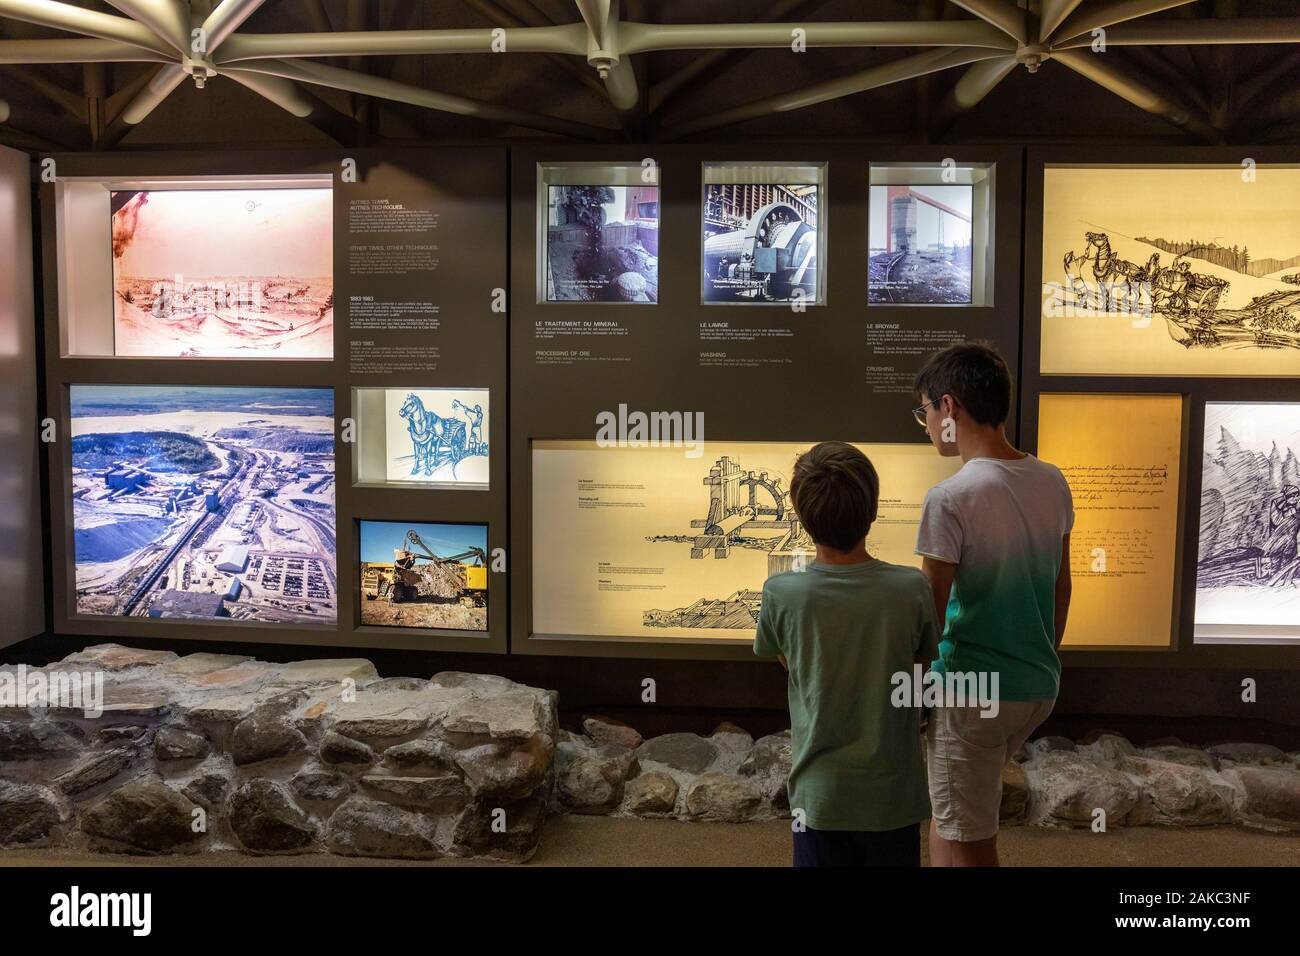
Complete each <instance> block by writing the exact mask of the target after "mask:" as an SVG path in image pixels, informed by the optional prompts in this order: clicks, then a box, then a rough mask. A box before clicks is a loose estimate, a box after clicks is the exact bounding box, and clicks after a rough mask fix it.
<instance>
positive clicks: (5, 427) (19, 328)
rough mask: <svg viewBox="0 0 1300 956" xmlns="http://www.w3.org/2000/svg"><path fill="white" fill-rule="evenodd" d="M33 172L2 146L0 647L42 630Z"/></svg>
mask: <svg viewBox="0 0 1300 956" xmlns="http://www.w3.org/2000/svg"><path fill="white" fill-rule="evenodd" d="M31 169H32V165H31V159H30V158H29V157H28V156H27V154H26V153H20V152H18V151H16V150H12V149H8V148H5V147H0V250H3V251H4V254H3V255H0V538H3V539H4V547H3V549H0V580H3V581H4V599H3V601H0V647H6V646H8V645H10V644H13V643H16V642H17V641H22V640H26V639H27V638H29V637H32V636H33V635H36V634H40V633H41V632H43V631H44V630H45V554H44V547H43V544H42V541H41V524H42V522H41V495H40V466H39V460H38V453H37V448H38V447H39V441H38V437H39V436H38V429H39V428H40V427H41V426H40V416H39V414H38V408H37V402H38V393H39V389H38V387H37V357H36V314H35V306H34V299H33V296H34V291H35V290H34V288H33V282H32V269H33V264H34V263H33V255H32V187H31V182H32V172H31Z"/></svg>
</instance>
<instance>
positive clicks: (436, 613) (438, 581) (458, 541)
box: [358, 520, 489, 631]
mask: <svg viewBox="0 0 1300 956" xmlns="http://www.w3.org/2000/svg"><path fill="white" fill-rule="evenodd" d="M487 534H488V529H487V525H485V524H435V523H431V522H427V521H424V522H417V521H364V520H363V521H360V522H358V536H359V540H360V545H361V566H360V582H359V584H360V588H361V624H362V626H364V627H410V628H423V629H448V630H457V631H486V630H487V629H488V622H487V617H488V599H487V598H488V571H489V568H488V538H487Z"/></svg>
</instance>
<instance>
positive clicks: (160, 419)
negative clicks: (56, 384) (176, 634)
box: [70, 385, 337, 624]
mask: <svg viewBox="0 0 1300 956" xmlns="http://www.w3.org/2000/svg"><path fill="white" fill-rule="evenodd" d="M70 391H71V407H72V475H71V481H70V485H71V489H72V508H73V524H74V528H75V538H74V546H75V554H76V613H78V614H93V615H110V616H127V617H129V616H136V617H139V616H148V617H178V618H203V619H213V618H230V619H234V620H241V621H254V622H258V623H286V624H287V623H294V624H312V623H315V624H332V623H334V621H335V620H336V618H337V579H336V567H335V513H334V490H335V489H334V482H335V474H334V434H333V430H334V396H333V392H332V391H331V390H330V389H325V388H251V387H238V388H225V387H211V386H208V387H194V386H185V387H165V386H116V385H73V386H71V387H70Z"/></svg>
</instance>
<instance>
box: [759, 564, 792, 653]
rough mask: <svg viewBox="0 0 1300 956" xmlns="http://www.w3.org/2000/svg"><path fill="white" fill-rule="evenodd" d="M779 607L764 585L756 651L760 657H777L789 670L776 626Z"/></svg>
mask: <svg viewBox="0 0 1300 956" xmlns="http://www.w3.org/2000/svg"><path fill="white" fill-rule="evenodd" d="M776 616H777V608H776V601H775V599H774V598H773V597H772V592H771V590H770V589H769V588H768V586H767V585H766V584H764V585H763V597H762V603H761V604H760V605H759V609H758V627H757V628H756V630H755V631H754V653H755V654H756V655H757V656H759V657H775V658H777V659H778V660H779V661H780V662H781V666H782V667H785V669H786V670H789V669H790V668H789V665H788V664H787V663H786V660H785V655H784V654H782V653H781V650H782V648H781V641H780V638H779V636H778V632H777V627H776Z"/></svg>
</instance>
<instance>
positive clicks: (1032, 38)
mask: <svg viewBox="0 0 1300 956" xmlns="http://www.w3.org/2000/svg"><path fill="white" fill-rule="evenodd" d="M107 2H108V4H109V5H110V6H111V7H112V8H113V9H114V10H116V11H117V12H116V13H112V12H100V11H96V10H91V9H87V8H85V7H82V6H77V5H75V4H73V3H67V2H61V0H0V21H2V20H4V19H10V20H16V21H22V22H24V23H27V24H32V25H35V26H37V27H40V28H44V29H47V30H53V31H57V32H59V33H61V34H67V35H68V36H62V37H44V36H39V37H38V38H31V39H18V38H14V39H0V65H18V64H45V63H87V64H94V63H132V62H144V63H155V64H158V65H159V69H158V70H157V73H156V74H155V75H154V76H153V77H152V78H151V79H149V80H148V81H147V82H146V81H145V80H144V79H143V77H141V78H138V79H137V80H135V81H133V83H129V84H127V85H126V86H125V87H123V88H122V89H119V90H118V91H117V95H118V97H119V101H121V100H125V101H126V102H125V106H124V107H123V109H122V110H121V113H120V115H119V117H118V121H117V124H116V125H117V130H116V132H115V136H116V137H117V138H120V135H121V131H122V129H123V128H129V127H131V126H133V125H137V124H139V123H140V122H142V121H144V119H145V118H146V117H148V116H149V115H150V113H151V112H152V111H153V110H154V108H156V107H157V106H158V104H159V103H161V102H162V101H163V100H164V99H165V98H166V97H167V96H168V95H169V94H170V93H171V92H172V91H173V90H175V89H176V88H177V87H178V86H180V84H181V83H182V82H183V81H184V80H185V79H186V78H187V77H192V78H193V79H194V82H195V83H196V85H199V86H202V85H203V83H204V81H205V80H206V79H207V78H208V77H213V76H225V77H228V78H229V79H230V80H231V81H233V82H236V83H239V84H240V85H241V86H243V87H245V88H246V89H248V90H251V91H252V92H254V93H256V94H257V95H259V96H262V97H264V98H265V99H267V100H269V101H270V102H272V103H274V104H276V105H277V106H279V107H280V108H282V109H284V110H286V111H288V112H289V113H291V114H293V115H294V116H297V117H301V118H303V119H305V120H307V121H308V122H313V123H315V122H316V121H317V118H318V117H320V116H321V115H322V114H324V113H326V112H330V113H332V114H333V119H335V120H338V119H340V115H339V113H338V111H337V110H335V109H334V108H333V107H330V106H328V105H327V104H325V103H324V102H323V101H322V100H321V99H319V98H317V97H316V96H315V95H314V94H313V93H309V92H307V90H305V89H304V85H309V86H314V87H324V88H329V89H334V90H340V91H345V92H347V93H350V94H353V98H354V99H358V98H359V99H361V100H365V101H381V100H387V101H391V102H397V103H405V104H409V105H414V106H417V107H420V108H424V109H429V110H437V111H442V112H448V113H454V114H457V115H461V116H471V117H477V118H480V119H483V120H485V121H487V122H491V123H496V124H505V125H508V126H512V127H521V128H524V129H530V130H535V131H539V132H544V133H548V134H552V135H555V136H561V137H569V138H574V139H582V140H605V139H616V138H621V137H622V136H623V135H624V134H623V130H622V126H621V125H609V126H605V125H596V124H589V123H581V122H576V121H574V120H570V119H562V118H559V117H554V116H548V115H545V114H542V113H535V112H530V111H527V110H521V109H515V108H513V107H510V106H507V105H504V104H498V103H488V102H481V101H479V100H475V99H470V98H468V97H465V96H458V95H454V94H451V93H444V92H439V91H436V90H432V89H427V88H425V87H423V86H416V85H412V84H410V83H402V82H398V81H396V80H393V79H391V78H389V77H388V76H387V75H378V73H372V72H366V70H365V63H364V58H365V57H371V56H382V57H389V56H428V55H438V54H484V55H491V56H506V57H508V56H513V55H515V54H532V55H538V54H541V55H542V56H543V59H542V60H540V61H539V62H540V63H542V64H543V65H547V64H548V63H549V62H558V63H559V64H560V65H561V66H563V67H564V69H565V70H566V71H567V72H568V73H571V74H574V75H575V76H576V77H577V79H578V80H579V81H581V83H582V84H583V85H585V86H591V87H594V88H595V89H596V90H603V92H604V95H605V98H606V99H607V101H608V105H609V106H610V107H612V108H613V109H614V110H616V111H617V113H619V114H622V115H621V116H619V117H618V118H617V120H614V119H613V117H611V120H612V121H613V122H618V123H620V124H621V123H626V122H629V121H630V119H631V117H633V116H635V115H636V114H640V115H641V116H653V117H654V118H655V120H656V126H657V128H658V129H659V131H660V135H661V136H662V137H663V138H666V139H680V138H684V137H689V136H694V135H697V134H700V133H704V132H708V131H711V130H715V129H719V128H722V127H726V126H731V125H735V124H738V123H744V122H747V121H750V120H755V119H759V118H761V117H764V116H768V115H773V114H778V113H783V112H788V111H791V110H797V109H802V108H804V107H807V106H812V105H814V104H817V103H823V102H826V101H829V100H834V99H838V98H841V97H846V96H853V95H855V94H857V93H860V92H862V91H864V90H869V89H874V88H877V87H881V86H885V85H888V84H891V83H898V82H902V81H905V80H910V79H914V78H917V77H921V76H925V75H927V74H933V73H938V72H941V71H945V70H949V69H953V68H956V67H963V66H964V67H966V69H965V70H964V71H963V72H962V74H961V76H960V77H959V78H957V79H956V80H955V81H954V82H953V85H952V86H951V87H950V89H949V90H948V92H947V94H946V95H945V96H944V98H943V100H942V102H940V103H939V106H938V109H937V112H936V114H935V119H934V121H933V123H932V126H931V132H932V134H935V135H937V134H938V133H939V132H941V131H942V130H943V129H946V128H947V127H948V126H949V125H951V123H952V121H953V120H954V119H955V118H956V117H958V116H959V115H960V114H961V113H962V112H964V111H966V110H970V109H971V108H972V107H974V106H976V105H977V104H978V103H980V101H982V100H983V99H984V98H985V97H986V96H988V94H989V93H990V92H991V91H992V90H993V89H994V88H995V87H996V86H997V85H998V83H1000V82H1001V81H1002V80H1003V79H1004V78H1005V77H1006V76H1008V75H1009V74H1010V73H1011V72H1012V71H1013V70H1014V68H1015V66H1016V65H1017V64H1023V65H1024V66H1026V67H1027V68H1028V70H1029V71H1030V72H1031V73H1032V72H1035V71H1037V70H1038V68H1039V66H1040V64H1042V63H1044V62H1048V61H1051V60H1056V61H1057V62H1059V63H1060V64H1061V66H1062V67H1064V68H1066V69H1069V70H1072V71H1073V72H1074V73H1076V74H1078V75H1079V76H1083V77H1086V78H1087V79H1088V80H1090V81H1091V82H1093V83H1096V84H1097V85H1098V86H1100V87H1102V88H1103V89H1106V90H1108V91H1110V92H1111V93H1113V94H1114V95H1116V96H1118V97H1120V98H1122V99H1124V100H1126V101H1127V102H1129V103H1131V104H1133V105H1135V106H1137V107H1139V108H1141V109H1143V110H1146V111H1147V112H1149V113H1151V114H1153V115H1155V116H1158V117H1160V118H1162V119H1164V120H1166V121H1167V122H1169V123H1171V124H1172V125H1174V126H1176V127H1178V128H1179V129H1181V130H1183V131H1185V132H1186V133H1187V134H1188V135H1189V136H1191V137H1194V138H1197V139H1203V140H1215V139H1216V138H1220V137H1221V133H1220V131H1219V130H1218V129H1216V127H1215V125H1214V124H1212V123H1211V122H1209V120H1208V119H1207V118H1206V117H1204V116H1201V115H1198V114H1197V112H1196V109H1195V108H1191V107H1188V106H1186V105H1184V104H1182V103H1179V102H1177V100H1176V99H1175V97H1174V95H1171V94H1169V93H1162V92H1159V91H1157V90H1156V89H1155V88H1154V87H1152V86H1151V85H1150V84H1149V83H1147V82H1145V81H1144V80H1143V79H1141V78H1140V77H1139V76H1137V75H1136V74H1134V73H1133V72H1132V70H1131V68H1129V67H1128V66H1127V65H1126V64H1125V63H1124V62H1122V61H1120V60H1118V58H1111V57H1103V56H1099V55H1097V54H1096V53H1093V52H1092V50H1091V49H1089V48H1090V47H1092V46H1093V44H1094V40H1098V39H1104V41H1105V44H1106V46H1107V47H1111V46H1113V47H1151V46H1167V45H1186V46H1191V47H1200V46H1207V45H1222V44H1284V43H1285V44H1300V16H1296V17H1278V18H1252V19H1227V18H1225V19H1220V18H1214V17H1201V18H1198V17H1196V16H1164V17H1157V18H1153V17H1152V16H1151V15H1152V14H1158V13H1161V12H1162V11H1167V10H1170V9H1172V8H1175V7H1181V6H1184V5H1186V4H1187V3H1189V2H1190V0H1036V2H1031V3H1026V2H1025V0H947V2H948V5H949V8H950V9H949V11H948V12H949V13H950V14H951V15H950V16H948V17H946V18H945V17H943V16H934V14H935V12H936V10H937V9H938V8H932V9H930V10H928V11H927V12H928V14H929V15H930V17H931V18H929V19H915V20H899V21H872V20H855V21H824V20H822V21H817V20H799V19H797V17H798V15H799V14H801V13H807V12H815V9H816V6H817V4H815V3H813V4H808V3H804V4H802V5H801V4H800V3H798V2H797V0H778V2H774V3H773V4H772V5H771V8H770V13H771V14H772V15H773V16H774V17H776V18H777V19H778V20H779V21H780V22H766V23H765V22H749V23H744V22H742V23H645V22H637V21H634V20H628V19H624V13H625V12H626V11H625V8H624V5H623V3H621V2H620V0H573V4H572V5H571V6H570V7H569V10H570V20H569V22H564V23H556V22H552V21H551V20H550V19H549V18H548V16H547V14H546V13H544V12H543V11H542V10H540V9H539V8H538V7H537V6H536V5H535V4H534V3H533V2H532V0H465V3H464V4H463V7H464V9H466V10H468V11H470V12H471V14H473V15H477V16H479V17H480V18H481V20H480V22H482V21H483V20H486V22H488V23H491V24H496V25H495V26H489V27H477V28H446V29H429V30H416V29H410V30H401V29H390V30H373V31H372V30H365V29H362V28H361V27H362V26H364V25H365V18H364V17H361V16H359V15H357V13H356V12H357V11H358V10H361V9H362V8H361V7H359V6H350V7H349V8H348V9H349V10H350V11H352V12H351V13H349V15H348V17H347V18H346V20H347V22H346V23H344V24H341V25H344V26H348V27H350V29H347V30H343V31H335V30H333V29H332V27H333V24H332V23H331V22H330V18H329V14H328V12H327V8H326V7H325V6H324V5H323V4H322V3H321V2H320V0H305V2H304V3H303V4H302V6H303V7H304V8H305V10H306V15H305V21H304V22H306V23H308V24H310V26H311V28H312V29H314V30H316V32H313V33H268V32H241V31H242V28H243V27H244V25H245V23H246V22H247V21H248V20H249V18H250V17H254V16H255V15H256V14H257V13H258V11H259V10H260V9H263V8H265V9H268V10H269V9H271V8H277V9H281V8H282V5H280V4H269V3H266V2H265V0H219V2H215V0H107ZM952 8H959V9H952ZM439 12H440V14H441V13H442V7H441V6H440V7H439ZM416 22H419V21H415V20H413V19H410V18H406V17H403V18H400V19H399V22H398V23H397V25H402V24H406V23H416ZM390 25H393V24H390ZM1103 31H1104V32H1103ZM26 35H27V34H24V36H26ZM868 47H870V48H876V47H897V48H900V49H901V51H902V55H901V56H898V57H897V58H895V59H891V60H889V61H887V62H884V63H877V64H875V65H873V66H871V67H869V68H868V69H865V70H858V71H856V72H852V73H849V74H847V75H844V76H839V77H834V78H832V79H828V80H825V81H823V82H820V83H816V84H813V85H811V86H808V87H806V88H803V89H795V90H790V91H788V92H784V93H780V94H777V95H774V96H764V97H760V98H758V99H756V100H753V101H752V102H747V103H741V104H737V105H735V106H731V107H724V108H722V109H716V108H715V109H712V110H711V112H709V113H708V114H707V115H699V116H690V115H685V116H681V117H678V116H677V115H673V116H670V117H667V118H664V119H662V120H661V119H660V116H659V114H660V113H661V112H664V110H665V107H666V104H668V103H669V102H670V101H671V100H672V99H673V96H672V93H673V92H674V90H675V89H677V88H684V87H682V85H681V83H678V82H677V79H678V76H677V75H674V76H668V77H666V78H664V77H662V76H661V77H660V82H659V83H658V84H656V86H655V88H654V89H653V90H652V91H651V93H650V95H649V96H648V97H647V96H645V95H644V94H643V91H642V89H641V85H640V84H641V82H642V79H639V75H642V76H643V75H644V74H645V72H646V71H645V70H644V69H642V70H640V71H638V69H637V66H638V64H639V63H640V58H642V57H646V56H649V55H651V54H654V53H657V52H660V51H674V50H676V51H682V50H695V51H708V52H705V53H702V54H701V55H700V56H699V57H697V58H695V59H696V60H697V61H698V60H705V61H707V62H716V61H717V60H718V58H720V57H722V56H723V55H724V53H725V51H740V50H758V49H770V50H779V49H782V48H786V49H791V50H795V49H797V50H799V51H801V54H802V55H805V56H815V55H816V52H815V51H817V50H818V49H830V48H868ZM1135 58H1136V59H1137V62H1142V61H1141V59H1140V54H1137V55H1135ZM326 60H329V61H330V62H325V61H326ZM584 61H585V62H584ZM1130 62H1132V61H1130ZM345 63H346V65H348V66H350V67H351V69H342V68H341V65H343V64H345ZM1149 65H1150V64H1149V63H1148V66H1149ZM698 67H699V63H698V62H692V63H691V64H690V65H688V66H687V67H685V68H680V69H678V70H677V71H676V74H680V76H689V77H693V78H694V79H693V80H691V81H690V82H694V81H695V80H698V79H700V78H701V71H700V70H699V69H697V68H698ZM379 72H385V71H382V70H381V71H379ZM1157 72H1159V71H1157ZM1265 72H1266V73H1271V71H1269V70H1266V71H1265ZM1165 80H1166V82H1165V85H1166V86H1168V85H1169V83H1168V78H1167V77H1166V78H1165ZM575 88H576V89H581V88H582V87H581V86H575ZM1178 95H1186V93H1185V91H1181V92H1179V94H1178ZM128 98H129V99H128ZM1193 99H1194V98H1193ZM647 100H648V102H647ZM1201 105H1202V106H1203V105H1204V104H1201ZM675 109H676V108H675V107H674V113H675ZM681 109H682V111H683V112H685V113H688V114H689V107H688V106H686V105H685V104H683V105H682V107H681ZM11 113H12V111H11V110H8V109H7V115H9V114H11ZM358 115H360V114H358ZM1212 118H1213V119H1214V120H1215V122H1216V123H1222V122H1223V117H1222V116H1221V115H1220V114H1219V113H1214V114H1212ZM342 119H343V120H345V121H346V122H349V123H350V122H351V120H347V118H346V117H342ZM0 122H2V121H0ZM344 125H346V124H344ZM363 125H364V124H363ZM333 126H334V128H338V127H339V124H338V123H337V122H336V123H334V124H333ZM354 128H355V124H354ZM331 135H337V134H335V133H331Z"/></svg>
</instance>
